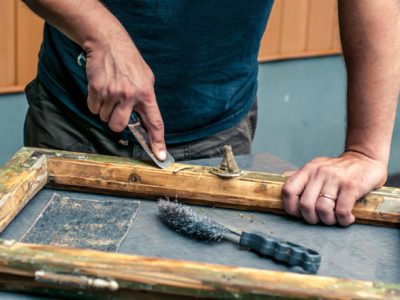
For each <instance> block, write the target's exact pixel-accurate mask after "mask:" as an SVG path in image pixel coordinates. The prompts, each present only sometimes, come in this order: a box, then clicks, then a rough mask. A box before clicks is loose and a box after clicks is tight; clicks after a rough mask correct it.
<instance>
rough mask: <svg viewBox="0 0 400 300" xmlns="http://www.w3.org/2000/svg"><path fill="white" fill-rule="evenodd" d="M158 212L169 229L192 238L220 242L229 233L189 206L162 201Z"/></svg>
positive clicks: (159, 201) (159, 203)
mask: <svg viewBox="0 0 400 300" xmlns="http://www.w3.org/2000/svg"><path fill="white" fill-rule="evenodd" d="M158 211H159V216H160V219H161V221H162V222H164V223H165V224H166V225H167V226H168V227H170V228H172V229H173V230H175V231H176V232H178V233H181V234H184V235H186V236H188V237H191V238H195V239H200V240H207V241H212V240H216V241H220V240H221V239H222V238H223V236H224V235H225V234H226V233H227V232H228V229H227V228H225V227H224V226H223V225H221V224H218V223H216V222H214V221H213V220H211V219H210V218H208V217H205V216H200V215H198V214H197V213H196V212H195V211H193V210H192V209H191V208H190V207H189V206H185V205H182V204H180V203H178V202H171V201H169V200H163V199H160V200H158Z"/></svg>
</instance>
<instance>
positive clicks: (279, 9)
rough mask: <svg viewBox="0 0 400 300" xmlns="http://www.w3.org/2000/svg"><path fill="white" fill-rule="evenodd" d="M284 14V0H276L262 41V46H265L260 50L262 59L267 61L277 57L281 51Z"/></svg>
mask: <svg viewBox="0 0 400 300" xmlns="http://www.w3.org/2000/svg"><path fill="white" fill-rule="evenodd" d="M282 14H283V0H275V4H274V6H273V7H272V12H271V16H270V19H269V22H268V26H267V29H266V30H265V32H264V35H263V38H262V40H261V45H263V47H261V48H260V52H259V54H258V56H259V58H260V59H266V58H267V57H268V56H272V55H277V54H279V53H280V51H281V35H282V22H281V21H282Z"/></svg>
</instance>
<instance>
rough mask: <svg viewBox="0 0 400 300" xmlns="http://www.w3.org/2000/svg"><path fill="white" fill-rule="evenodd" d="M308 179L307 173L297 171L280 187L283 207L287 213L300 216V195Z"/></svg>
mask: <svg viewBox="0 0 400 300" xmlns="http://www.w3.org/2000/svg"><path fill="white" fill-rule="evenodd" d="M307 181H308V173H307V172H304V171H299V172H297V173H296V174H295V175H293V176H292V177H290V178H289V179H288V180H287V181H286V183H285V184H284V185H283V187H282V200H283V207H284V208H285V210H286V211H287V213H288V214H290V215H292V216H297V217H301V213H300V195H301V194H302V192H303V190H304V187H305V186H306V183H307Z"/></svg>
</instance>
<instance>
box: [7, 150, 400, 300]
mask: <svg viewBox="0 0 400 300" xmlns="http://www.w3.org/2000/svg"><path fill="white" fill-rule="evenodd" d="M219 161H220V159H210V160H200V161H192V162H191V163H195V164H202V165H218V164H219ZM237 161H238V164H239V166H240V167H241V168H243V169H248V170H254V171H262V172H274V173H281V172H283V171H286V170H290V169H293V168H294V166H292V165H290V164H288V163H286V162H285V161H282V160H281V159H279V158H277V157H274V156H272V155H269V154H256V155H247V156H239V157H238V158H237ZM54 192H55V191H54V190H50V189H44V190H42V191H41V192H40V193H39V194H38V195H37V196H36V197H35V198H34V199H33V200H31V202H30V203H29V204H28V205H27V206H26V207H25V208H24V210H23V211H22V212H21V213H20V214H19V215H18V216H17V218H16V219H15V220H14V221H13V222H12V223H11V224H10V225H9V226H8V228H7V229H6V230H5V231H4V232H3V233H2V234H1V237H2V238H5V239H17V240H18V239H19V238H20V237H21V236H22V234H23V233H24V232H26V231H27V229H28V228H29V226H30V225H31V224H32V223H33V221H34V220H35V219H36V218H37V216H38V214H39V213H40V212H41V211H42V209H43V208H44V206H45V205H46V204H47V203H48V201H49V199H50V198H51V195H52V194H53V193H54ZM56 192H57V193H60V194H62V195H68V196H72V197H76V198H84V199H107V198H109V197H113V198H119V197H115V196H104V195H97V194H85V193H78V192H70V191H60V190H58V191H56ZM121 199H122V198H121ZM124 199H126V198H124ZM140 200H141V204H140V208H139V211H138V213H137V215H136V218H135V220H134V222H133V225H132V227H131V229H130V231H129V232H128V234H127V236H126V238H125V240H124V241H123V242H122V244H121V246H120V248H119V252H124V253H132V254H138V255H146V256H155V257H165V258H174V259H184V260H193V261H202V262H211V263H217V264H225V265H237V266H241V267H251V268H259V269H268V270H280V271H288V272H292V271H294V270H291V269H289V268H288V267H287V266H285V265H281V264H278V263H275V262H274V261H272V260H269V259H266V258H261V257H259V256H257V255H256V254H254V253H251V252H248V251H245V250H241V249H239V248H238V247H237V246H236V245H233V244H231V243H229V242H225V241H222V242H220V243H217V242H209V243H205V242H199V241H196V240H191V239H189V238H186V237H183V236H181V235H178V234H177V233H175V232H173V231H171V230H170V229H168V228H166V227H165V225H164V224H162V223H161V222H160V220H159V219H158V216H157V203H156V202H155V201H151V200H143V199H140ZM178 200H179V199H178ZM193 207H194V209H195V210H196V211H197V212H199V213H201V214H205V215H208V216H209V217H211V218H213V219H215V220H217V221H219V222H222V223H224V224H226V225H230V226H233V227H236V228H240V229H242V230H247V231H252V230H254V231H261V232H264V233H265V234H270V235H273V236H276V237H279V238H282V239H285V240H288V241H291V242H294V243H298V244H301V245H303V246H306V247H309V248H312V249H315V250H317V251H319V252H320V253H321V256H322V262H321V267H320V270H319V272H318V275H324V276H335V277H341V278H352V279H361V280H372V281H383V282H389V283H400V230H398V229H395V228H383V227H376V226H369V225H358V224H354V225H352V226H350V227H348V228H341V227H337V226H323V225H308V224H305V223H304V222H302V221H300V220H299V219H294V218H290V217H285V216H278V215H273V214H269V213H257V212H248V211H238V210H232V209H220V208H211V207H203V206H193ZM0 299H36V298H35V297H33V296H26V295H16V294H12V293H2V292H0Z"/></svg>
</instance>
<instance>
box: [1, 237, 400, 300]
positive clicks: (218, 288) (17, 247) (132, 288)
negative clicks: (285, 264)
mask: <svg viewBox="0 0 400 300" xmlns="http://www.w3.org/2000/svg"><path fill="white" fill-rule="evenodd" d="M0 273H1V274H3V275H5V276H4V277H6V276H14V277H16V278H21V279H23V280H25V281H27V280H28V279H30V281H31V284H30V285H28V286H27V285H24V291H27V289H28V290H29V288H30V289H32V290H35V288H36V290H38V288H39V287H40V288H57V289H58V290H65V291H67V292H68V291H71V290H73V289H75V291H80V294H81V295H85V292H86V293H90V292H93V291H96V290H97V291H101V293H102V294H103V297H105V295H107V296H109V295H112V296H113V297H114V298H115V299H119V297H118V295H119V292H124V293H125V295H126V294H127V292H128V293H129V292H140V291H141V292H145V291H147V292H152V293H153V292H154V293H155V295H158V296H160V297H163V296H165V295H177V296H181V297H182V296H185V297H187V298H192V297H195V298H214V299H231V298H236V299H237V298H241V299H242V298H246V299H250V298H251V299H253V298H257V299H265V298H266V297H275V298H274V299H287V298H289V297H290V298H291V297H295V298H298V299H315V298H318V299H338V298H340V299H396V298H398V297H400V286H399V285H395V284H393V285H385V284H377V283H373V282H368V281H356V280H346V279H338V278H329V277H318V276H311V275H302V274H295V273H284V272H273V271H264V270H256V269H249V268H240V267H231V266H221V265H215V264H206V263H196V262H190V261H178V260H172V259H163V258H151V257H142V256H135V255H125V254H115V253H106V252H100V251H92V250H82V249H67V248H58V247H52V246H43V245H31V244H22V243H12V242H10V241H3V243H2V244H0ZM0 280H1V277H0ZM15 286H16V285H15V282H14V287H15ZM162 299H164V298H162Z"/></svg>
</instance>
